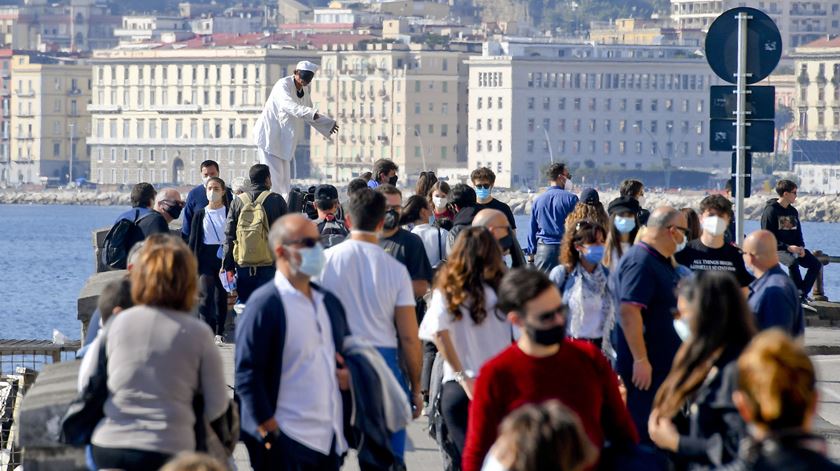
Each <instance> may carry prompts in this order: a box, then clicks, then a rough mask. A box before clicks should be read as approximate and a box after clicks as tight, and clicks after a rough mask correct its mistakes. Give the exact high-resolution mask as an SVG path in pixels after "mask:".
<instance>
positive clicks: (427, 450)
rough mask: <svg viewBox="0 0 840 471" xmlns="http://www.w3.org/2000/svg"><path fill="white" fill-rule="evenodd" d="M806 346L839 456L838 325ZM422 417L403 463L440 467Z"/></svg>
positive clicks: (420, 468)
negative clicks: (813, 366)
mask: <svg viewBox="0 0 840 471" xmlns="http://www.w3.org/2000/svg"><path fill="white" fill-rule="evenodd" d="M805 346H806V348H807V349H808V351H809V353H810V354H811V358H812V359H813V360H814V363H815V364H816V368H817V375H818V378H819V382H818V385H817V387H818V388H819V392H820V405H819V408H818V411H817V414H818V417H817V419H816V421H815V428H816V429H817V431H818V432H819V433H820V434H822V435H823V436H825V437H826V438H827V440H828V444H829V454H830V455H831V457H832V458H834V459H835V460H840V329H836V328H823V327H809V328H807V329H806V331H805ZM219 350H220V351H221V353H222V358H223V361H224V368H225V377H226V381H227V384H228V385H229V386H230V391H231V395H233V345H230V344H226V345H223V346H221V347H219ZM426 421H427V419H426V418H425V417H421V418H419V419H417V420H416V421H414V423H412V424H411V425H410V426H409V428H408V436H409V440H410V442H411V443H410V445H409V451H408V453H407V454H406V465H407V466H408V469H409V470H412V471H415V470H416V471H440V470H442V469H443V465H442V461H441V458H440V454H439V452H438V449H437V445H436V444H435V442H434V441H433V440H432V439H431V438H430V437H429V435H428V433H426V427H427V426H426ZM234 458H235V460H236V469H237V470H239V471H244V470H250V469H251V467H250V465H249V461H248V453H247V451H246V450H245V446H244V445H242V444H240V445H239V446H238V447H237V449H236V452H235V453H234ZM358 469H359V466H358V462H357V461H356V459H355V457H354V456H353V455H352V453H351V455H350V456H348V458H347V460H346V461H345V465H344V468H343V470H346V471H357V470H358Z"/></svg>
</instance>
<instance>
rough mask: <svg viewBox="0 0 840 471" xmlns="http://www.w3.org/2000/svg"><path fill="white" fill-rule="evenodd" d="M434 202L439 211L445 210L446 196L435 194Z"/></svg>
mask: <svg viewBox="0 0 840 471" xmlns="http://www.w3.org/2000/svg"><path fill="white" fill-rule="evenodd" d="M432 202H433V203H434V204H435V209H437V210H438V211H443V210H444V209H446V198H441V197H439V196H433V197H432Z"/></svg>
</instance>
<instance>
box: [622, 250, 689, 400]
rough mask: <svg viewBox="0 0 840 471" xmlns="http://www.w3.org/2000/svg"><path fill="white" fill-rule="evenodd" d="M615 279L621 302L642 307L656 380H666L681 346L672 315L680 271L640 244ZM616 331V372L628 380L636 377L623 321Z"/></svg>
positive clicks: (624, 258)
mask: <svg viewBox="0 0 840 471" xmlns="http://www.w3.org/2000/svg"><path fill="white" fill-rule="evenodd" d="M614 276H615V277H616V278H615V286H616V287H617V294H618V297H619V300H620V301H621V302H622V303H629V304H635V305H637V306H639V307H640V308H641V312H642V322H643V323H644V339H645V345H646V346H647V354H648V361H650V364H651V367H652V368H653V373H654V374H653V376H654V381H655V382H658V381H657V379H659V378H661V379H663V380H664V377H665V376H666V375H667V374H668V372H669V371H670V369H671V362H672V361H673V360H674V356H675V355H676V353H677V349H679V348H680V344H681V341H680V338H679V336H678V335H677V332H676V331H675V330H674V314H673V313H674V312H675V310H676V308H677V295H676V292H675V291H676V286H677V282H678V281H679V276H678V275H677V271H676V270H675V269H674V266H673V265H672V264H671V260H670V259H669V258H666V257H664V256H663V255H662V254H660V253H659V252H657V251H656V249H654V248H653V247H651V246H649V245H647V244H645V243H643V242H640V243H638V244H635V245H633V246H632V247H630V249H628V251H627V252H626V253H625V254H624V256H623V257H622V258H621V261H620V262H619V264H618V267H617V268H616V270H615V274H614ZM616 329H617V330H618V332H617V333H618V335H616V337H617V338H616V354H617V356H618V358H617V364H616V370H617V371H618V374H620V375H622V377H623V378H625V381H627V380H628V379H629V378H631V377H632V376H633V355H632V354H631V353H630V347H629V346H628V344H627V340H626V339H625V338H624V332H623V331H622V330H621V325H620V322H619V323H618V324H617V325H616ZM658 387H659V384H653V385H651V389H652V390H653V391H656V389H657V388H658Z"/></svg>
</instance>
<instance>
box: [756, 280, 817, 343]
mask: <svg viewBox="0 0 840 471" xmlns="http://www.w3.org/2000/svg"><path fill="white" fill-rule="evenodd" d="M748 302H749V305H750V309H752V311H753V313H754V314H755V318H756V323H757V324H758V328H759V329H761V330H764V329H769V328H771V327H780V328H782V329H784V331H785V332H787V333H788V334H790V335H792V336H797V335H802V333H803V332H805V322H804V319H803V314H802V304H800V302H799V291H798V290H797V289H796V285H794V284H793V281H792V280H791V279H790V277H789V276H788V275H787V273H785V271H784V270H782V267H781V266H779V265H776V266H775V267H773V268H771V269H770V270H768V271H767V272H766V273H765V274H764V276H762V277H761V278H759V279H757V280H755V281H753V282H752V283H751V284H750V297H749V300H748Z"/></svg>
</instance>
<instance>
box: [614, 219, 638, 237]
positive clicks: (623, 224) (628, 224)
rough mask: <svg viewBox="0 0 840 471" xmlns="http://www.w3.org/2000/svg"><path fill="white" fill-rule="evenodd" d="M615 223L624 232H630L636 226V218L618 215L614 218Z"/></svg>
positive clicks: (619, 230)
mask: <svg viewBox="0 0 840 471" xmlns="http://www.w3.org/2000/svg"><path fill="white" fill-rule="evenodd" d="M613 225H614V226H615V228H616V229H617V230H618V232H620V233H622V234H629V233H630V232H632V231H633V229H635V228H636V218H625V217H621V216H616V217H615V219H613Z"/></svg>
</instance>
